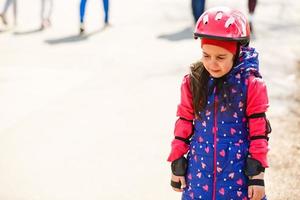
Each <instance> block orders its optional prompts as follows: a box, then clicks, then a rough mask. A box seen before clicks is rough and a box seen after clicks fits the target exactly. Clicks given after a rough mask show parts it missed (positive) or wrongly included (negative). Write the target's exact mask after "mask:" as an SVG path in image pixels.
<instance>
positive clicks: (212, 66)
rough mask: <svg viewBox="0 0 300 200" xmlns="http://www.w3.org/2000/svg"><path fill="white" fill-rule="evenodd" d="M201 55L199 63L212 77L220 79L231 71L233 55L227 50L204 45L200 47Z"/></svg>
mask: <svg viewBox="0 0 300 200" xmlns="http://www.w3.org/2000/svg"><path fill="white" fill-rule="evenodd" d="M202 53H203V55H202V59H201V61H202V63H203V65H204V67H205V69H206V70H207V71H208V72H209V73H210V75H211V76H212V77H214V78H220V77H222V76H224V75H225V74H227V73H228V72H229V71H230V70H231V68H232V66H233V59H234V55H233V54H232V53H231V52H229V51H228V50H226V49H224V48H222V47H219V46H215V45H210V44H205V45H203V46H202Z"/></svg>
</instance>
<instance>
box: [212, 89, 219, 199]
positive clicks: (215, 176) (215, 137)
mask: <svg viewBox="0 0 300 200" xmlns="http://www.w3.org/2000/svg"><path fill="white" fill-rule="evenodd" d="M217 110H218V95H217V87H215V89H214V129H213V132H214V180H213V181H214V182H213V200H216V194H217V191H216V189H217V188H216V185H217V131H218V124H217V123H218V122H217Z"/></svg>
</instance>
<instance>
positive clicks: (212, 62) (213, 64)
mask: <svg viewBox="0 0 300 200" xmlns="http://www.w3.org/2000/svg"><path fill="white" fill-rule="evenodd" d="M208 65H209V66H208V67H209V68H210V69H212V70H217V69H218V64H217V61H216V59H214V58H212V59H210V60H209V62H208Z"/></svg>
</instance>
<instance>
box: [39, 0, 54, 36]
mask: <svg viewBox="0 0 300 200" xmlns="http://www.w3.org/2000/svg"><path fill="white" fill-rule="evenodd" d="M41 3H42V4H41V30H43V29H45V28H47V27H49V26H51V20H50V17H51V14H52V8H53V0H41Z"/></svg>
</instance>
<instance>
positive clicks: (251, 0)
mask: <svg viewBox="0 0 300 200" xmlns="http://www.w3.org/2000/svg"><path fill="white" fill-rule="evenodd" d="M256 4H257V0H248V12H249V24H250V30H251V33H252V34H253V33H254V29H253V15H254V12H255V8H256Z"/></svg>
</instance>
